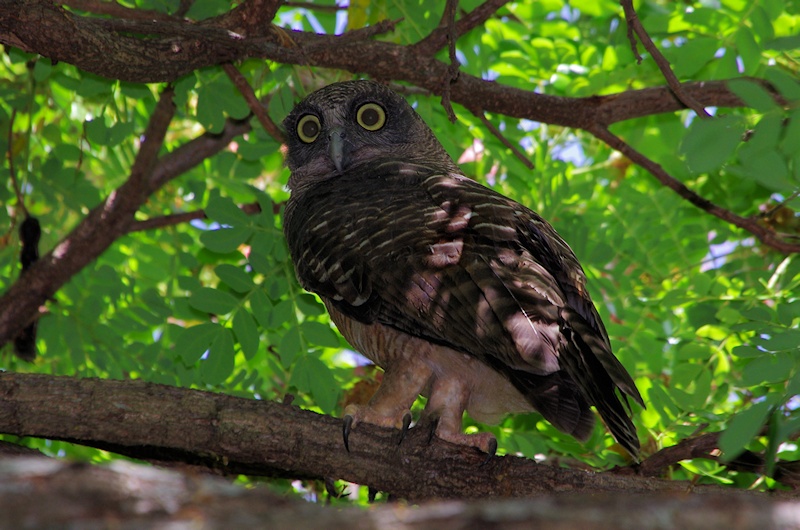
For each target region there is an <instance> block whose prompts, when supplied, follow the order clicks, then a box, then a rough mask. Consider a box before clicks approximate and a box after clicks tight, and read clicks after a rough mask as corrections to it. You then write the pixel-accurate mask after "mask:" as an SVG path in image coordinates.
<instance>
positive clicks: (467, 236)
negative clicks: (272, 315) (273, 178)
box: [286, 164, 642, 454]
mask: <svg viewBox="0 0 800 530" xmlns="http://www.w3.org/2000/svg"><path fill="white" fill-rule="evenodd" d="M291 207H292V208H291V210H290V209H287V212H286V213H287V215H286V231H287V237H288V240H289V241H290V250H291V252H292V255H293V257H294V258H295V259H294V261H295V264H296V268H297V272H298V277H299V278H300V281H301V283H302V284H303V285H304V287H306V288H307V289H308V290H310V291H313V292H316V293H318V294H319V295H320V296H322V297H325V298H327V299H328V300H330V301H331V302H332V303H333V304H334V306H335V307H336V308H337V309H338V310H339V311H340V312H342V313H343V314H344V315H346V316H348V317H350V318H353V319H356V320H358V321H360V322H363V323H373V322H379V323H381V324H385V325H388V326H392V327H394V328H396V329H398V330H400V331H402V332H404V333H408V334H410V335H414V336H417V337H421V338H424V339H425V340H427V341H430V342H433V343H436V344H442V345H445V346H448V347H450V348H452V349H455V350H457V351H461V352H464V353H466V354H468V355H471V356H474V357H477V358H479V359H481V360H482V361H483V362H485V363H486V364H487V365H489V366H490V367H492V368H493V369H495V370H497V371H499V372H501V373H503V374H504V375H505V376H506V377H507V378H508V379H509V380H510V381H511V382H512V383H513V384H514V386H515V387H516V388H517V389H518V390H519V391H520V392H521V393H522V394H523V395H524V396H525V397H526V398H528V400H529V401H530V402H531V404H532V405H533V406H534V407H535V408H536V409H537V410H538V411H539V412H540V413H542V415H543V416H544V417H545V418H546V419H547V420H548V421H550V422H551V423H553V424H554V425H555V426H556V427H558V428H560V429H561V430H564V431H565V432H568V433H570V434H573V435H574V436H576V437H577V438H580V439H585V438H586V437H588V435H589V434H590V432H591V426H592V424H593V415H592V414H591V411H590V410H589V404H591V405H595V406H596V407H597V409H598V412H599V413H600V415H601V417H602V418H603V419H604V421H605V422H606V424H607V425H608V427H609V429H610V430H611V432H612V434H613V435H614V436H615V438H616V439H617V440H618V441H619V442H620V443H621V444H622V445H623V446H625V447H626V448H628V449H629V450H630V451H631V452H632V453H633V454H635V453H636V451H637V450H638V440H637V439H636V435H635V429H634V427H633V425H632V423H631V420H630V418H629V414H628V413H629V410H626V407H625V406H627V401H626V400H625V399H624V398H623V400H622V401H620V399H619V398H618V396H617V392H616V391H617V389H619V390H621V391H622V392H623V393H624V394H627V395H628V396H631V397H632V398H633V399H634V400H635V401H636V402H638V403H640V404H642V399H641V396H640V395H639V393H638V391H637V390H636V386H635V385H634V383H633V381H632V380H631V378H630V376H629V375H628V373H627V372H626V371H625V369H624V367H623V366H622V365H621V364H620V363H619V361H618V360H617V359H616V357H614V355H613V354H612V353H611V347H610V344H609V340H608V335H607V333H606V330H605V328H604V327H603V324H602V322H601V320H600V317H599V315H598V314H597V311H596V309H595V307H594V305H593V304H592V301H591V299H590V298H589V295H588V293H587V292H586V290H585V283H586V277H585V275H584V272H583V270H582V269H581V267H580V265H579V263H578V261H577V259H576V258H575V256H574V254H573V253H572V251H571V250H570V248H569V247H568V246H567V244H566V243H565V242H564V241H563V240H562V239H561V238H560V237H559V236H558V234H557V233H556V232H555V230H554V229H553V228H552V227H551V226H550V225H549V224H548V223H547V222H546V221H544V220H543V219H542V218H541V217H539V216H538V215H537V214H536V213H534V212H532V211H531V210H529V209H527V208H525V207H524V206H522V205H520V204H518V203H516V202H514V201H512V200H510V199H508V198H506V197H504V196H502V195H500V194H498V193H496V192H494V191H492V190H490V189H488V188H485V187H484V186H481V185H480V184H478V183H476V182H474V181H472V180H470V179H468V178H466V177H464V176H460V175H447V174H440V173H437V172H431V171H426V170H425V169H424V168H420V167H416V166H410V165H408V164H405V165H404V164H384V165H383V166H378V167H376V168H373V169H372V170H370V171H368V172H367V171H361V172H355V173H351V174H346V175H343V176H340V177H336V178H335V181H334V182H331V183H330V185H324V186H317V187H316V188H315V189H313V190H310V191H308V192H307V193H305V194H304V197H303V198H302V199H301V200H300V201H298V203H296V204H294V205H291ZM301 212H302V213H301ZM623 402H624V403H625V406H623V404H622V403H623Z"/></svg>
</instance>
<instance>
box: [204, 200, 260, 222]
mask: <svg viewBox="0 0 800 530" xmlns="http://www.w3.org/2000/svg"><path fill="white" fill-rule="evenodd" d="M205 213H206V215H207V216H208V218H209V219H212V220H214V221H216V222H218V223H220V224H223V225H230V226H236V225H249V224H250V218H249V217H248V215H247V214H246V213H244V212H243V211H242V209H241V208H239V207H238V206H236V204H234V203H233V201H232V200H231V199H230V198H228V197H221V196H219V195H215V194H212V195H211V196H210V197H209V199H208V203H207V204H206V207H205Z"/></svg>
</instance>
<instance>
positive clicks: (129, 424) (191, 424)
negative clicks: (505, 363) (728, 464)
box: [0, 373, 727, 502]
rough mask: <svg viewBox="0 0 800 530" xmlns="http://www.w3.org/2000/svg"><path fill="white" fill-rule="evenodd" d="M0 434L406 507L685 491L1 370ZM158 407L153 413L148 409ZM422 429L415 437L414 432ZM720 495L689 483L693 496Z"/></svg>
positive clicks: (136, 384) (250, 408)
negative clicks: (329, 480) (371, 495)
mask: <svg viewBox="0 0 800 530" xmlns="http://www.w3.org/2000/svg"><path fill="white" fill-rule="evenodd" d="M0 395H2V396H3V400H2V401H0V432H2V433H5V434H12V435H17V436H35V437H40V438H49V439H59V440H65V441H69V442H74V443H78V444H82V445H89V446H92V447H98V448H101V449H105V450H109V451H112V452H116V453H119V454H122V455H127V456H131V457H134V458H140V459H144V460H149V461H151V462H155V463H161V464H172V465H175V464H177V463H184V464H191V465H198V466H205V467H208V468H211V469H215V470H217V471H218V472H221V473H225V474H246V475H265V476H274V477H289V478H306V479H309V478H318V479H322V478H324V477H333V478H340V479H343V480H347V481H350V482H355V483H358V484H363V485H369V486H371V487H373V488H375V489H378V490H380V491H384V492H388V493H391V494H392V495H395V496H399V497H402V498H406V499H408V500H409V501H411V502H415V501H420V500H423V499H434V498H440V499H442V498H462V499H480V498H485V497H528V496H532V495H541V494H545V493H562V492H573V493H579V492H586V493H592V494H599V493H603V492H607V493H611V492H618V493H622V492H634V491H636V492H644V491H648V492H654V491H671V492H684V491H686V490H687V488H688V487H689V485H688V484H686V483H681V482H677V481H669V480H659V479H653V478H643V477H635V476H622V475H619V474H614V473H589V472H586V471H580V470H572V469H561V468H557V467H550V466H545V465H540V464H537V463H535V462H533V461H530V460H525V459H523V458H518V457H513V456H504V457H495V458H493V459H492V460H490V461H489V463H487V464H486V465H481V462H482V461H483V460H484V458H485V455H484V454H482V453H479V452H478V451H476V450H475V449H474V448H471V447H463V446H457V445H453V444H450V443H447V442H444V441H441V440H439V439H438V438H435V439H434V440H433V441H432V442H431V443H430V444H428V441H427V440H428V432H427V431H425V430H424V429H423V430H420V432H417V429H411V430H410V431H409V433H408V435H407V436H406V437H405V439H404V440H403V443H402V444H400V445H399V446H398V445H397V443H396V433H395V432H393V431H392V430H390V429H383V428H380V427H376V426H374V425H369V424H360V425H359V426H358V428H357V429H356V430H354V431H353V434H352V435H351V439H350V449H351V451H350V452H347V451H345V450H344V448H343V447H342V437H341V436H342V430H341V429H342V426H341V421H340V420H337V419H335V418H331V417H329V416H321V415H319V414H315V413H313V412H309V411H305V410H301V409H299V408H297V407H293V406H289V405H284V404H280V403H276V402H266V401H256V400H248V399H242V398H236V397H232V396H227V395H224V394H217V393H209V392H201V391H196V390H187V389H181V388H175V387H169V386H163V385H155V384H150V383H144V382H141V381H108V380H99V379H75V378H69V377H53V376H48V375H38V374H12V373H5V374H0ZM154 403H158V406H156V407H154V406H153V404H154ZM422 431H425V432H422ZM726 490H727V488H722V487H715V486H696V487H695V488H694V491H696V492H723V491H726Z"/></svg>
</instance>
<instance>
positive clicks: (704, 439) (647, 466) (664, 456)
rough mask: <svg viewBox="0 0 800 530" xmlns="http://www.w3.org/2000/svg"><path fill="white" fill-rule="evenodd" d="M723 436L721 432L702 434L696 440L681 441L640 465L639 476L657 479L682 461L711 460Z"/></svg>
mask: <svg viewBox="0 0 800 530" xmlns="http://www.w3.org/2000/svg"><path fill="white" fill-rule="evenodd" d="M721 434H722V433H719V432H711V433H707V434H701V435H700V436H697V437H694V438H687V439H685V440H681V441H680V442H678V443H677V444H675V445H673V446H672V447H665V448H664V449H661V450H660V451H658V452H657V453H655V454H654V455H651V456H649V457H648V458H647V459H646V460H644V461H643V462H642V463H641V464H640V465H639V474H640V475H644V476H646V477H655V476H658V475H660V474H661V472H662V471H663V470H664V469H665V468H667V467H669V466H671V465H673V464H677V463H678V462H680V461H681V460H691V459H692V458H711V451H713V450H714V449H717V447H718V444H719V437H720V435H721Z"/></svg>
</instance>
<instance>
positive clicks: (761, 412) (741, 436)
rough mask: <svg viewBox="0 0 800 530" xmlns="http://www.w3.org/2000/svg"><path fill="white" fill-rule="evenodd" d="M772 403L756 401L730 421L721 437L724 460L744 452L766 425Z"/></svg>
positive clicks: (720, 444) (720, 445)
mask: <svg viewBox="0 0 800 530" xmlns="http://www.w3.org/2000/svg"><path fill="white" fill-rule="evenodd" d="M769 410H770V404H769V403H768V402H767V401H766V400H764V401H760V402H758V403H754V404H753V405H751V406H750V408H749V409H747V410H745V411H743V412H740V413H739V414H737V415H736V416H734V417H733V419H732V420H731V421H730V422H729V423H728V428H727V429H725V431H724V432H723V433H722V436H720V438H719V448H720V449H721V450H722V453H723V456H722V458H723V460H725V461H730V460H732V459H734V458H736V457H737V456H738V455H739V453H741V452H742V450H743V449H744V447H745V446H746V445H747V444H748V443H750V441H751V440H752V439H753V438H755V436H756V434H758V431H760V430H761V427H762V426H763V425H764V422H766V420H767V415H768V414H769Z"/></svg>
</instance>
